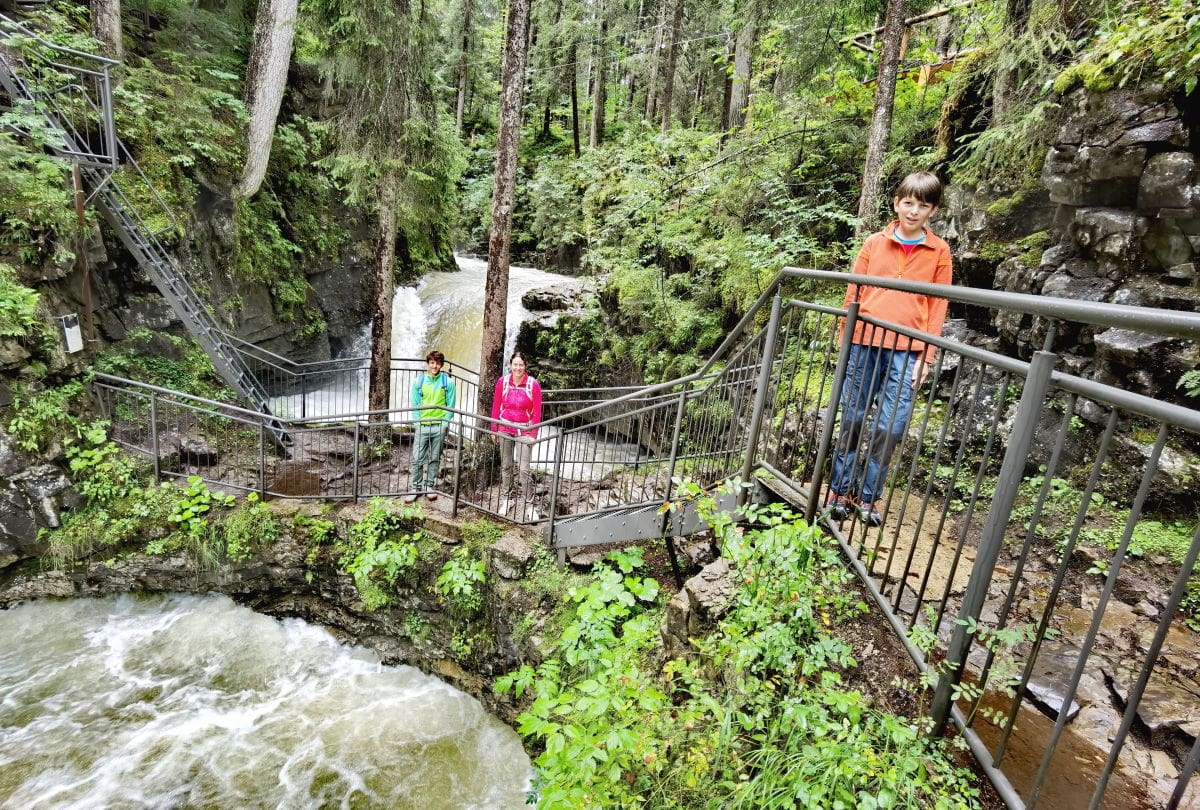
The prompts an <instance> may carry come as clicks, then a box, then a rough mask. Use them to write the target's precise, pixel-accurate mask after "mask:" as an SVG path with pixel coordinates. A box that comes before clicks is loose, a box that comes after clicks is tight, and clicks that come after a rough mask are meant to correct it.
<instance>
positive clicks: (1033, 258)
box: [1017, 231, 1050, 267]
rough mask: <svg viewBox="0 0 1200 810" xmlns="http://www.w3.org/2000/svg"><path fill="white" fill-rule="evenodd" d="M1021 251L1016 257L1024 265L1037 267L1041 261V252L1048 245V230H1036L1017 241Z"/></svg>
mask: <svg viewBox="0 0 1200 810" xmlns="http://www.w3.org/2000/svg"><path fill="white" fill-rule="evenodd" d="M1017 244H1018V245H1020V246H1021V250H1022V251H1023V252H1022V253H1021V255H1020V256H1019V257H1018V258H1019V259H1020V260H1021V263H1022V264H1024V265H1025V266H1026V267H1037V266H1038V265H1039V264H1041V263H1042V253H1044V252H1045V250H1046V248H1047V247H1048V246H1049V245H1050V232H1049V231H1037V232H1035V233H1031V234H1029V236H1026V237H1023V238H1022V239H1019V240H1018V241H1017Z"/></svg>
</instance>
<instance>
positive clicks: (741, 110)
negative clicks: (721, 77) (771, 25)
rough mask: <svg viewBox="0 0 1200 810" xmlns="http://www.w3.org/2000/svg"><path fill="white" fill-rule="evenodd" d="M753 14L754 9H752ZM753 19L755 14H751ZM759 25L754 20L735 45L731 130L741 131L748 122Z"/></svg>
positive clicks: (743, 27)
mask: <svg viewBox="0 0 1200 810" xmlns="http://www.w3.org/2000/svg"><path fill="white" fill-rule="evenodd" d="M750 11H751V12H753V8H751V9H750ZM751 17H753V13H751ZM757 33H758V25H757V24H756V22H755V21H754V20H753V19H750V20H748V21H747V22H746V24H745V25H743V26H742V27H741V29H740V30H739V31H738V35H737V39H736V40H735V41H734V45H733V84H732V85H731V87H730V93H729V128H730V129H734V130H737V129H741V128H742V124H744V123H745V122H746V105H747V103H749V101H750V66H751V57H752V56H753V54H754V38H755V35H756V34H757Z"/></svg>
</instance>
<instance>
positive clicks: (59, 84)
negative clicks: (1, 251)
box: [0, 14, 288, 445]
mask: <svg viewBox="0 0 1200 810" xmlns="http://www.w3.org/2000/svg"><path fill="white" fill-rule="evenodd" d="M0 34H3V35H4V38H5V43H0V87H3V89H4V91H5V93H6V94H7V95H8V99H9V102H10V104H11V105H12V106H13V107H15V108H16V107H25V108H26V109H28V110H30V111H32V112H34V113H36V114H38V115H40V116H42V117H43V118H44V119H45V120H46V121H47V122H48V123H49V124H50V126H51V129H52V131H53V132H55V133H57V135H58V136H59V137H60V138H61V142H60V143H58V144H53V145H51V147H50V148H51V149H52V150H53V151H54V152H55V153H57V154H58V155H60V156H61V157H64V158H66V159H67V160H70V161H72V162H73V163H75V164H77V165H78V166H79V168H80V174H81V176H82V179H83V185H84V187H85V188H86V189H87V191H88V198H89V200H91V201H93V202H95V203H96V205H97V207H98V208H99V210H100V212H101V213H102V214H103V216H104V218H105V220H106V221H107V222H108V223H109V225H110V226H111V227H112V228H113V230H114V231H115V232H116V234H117V236H118V237H119V238H120V240H121V242H122V244H124V245H125V248H126V249H127V250H128V251H129V252H130V253H131V254H132V255H133V256H134V258H135V259H137V262H138V264H139V265H140V266H141V268H142V270H143V271H144V272H145V273H146V275H147V276H148V277H149V278H150V280H151V281H152V282H153V283H154V286H155V287H157V288H158V290H159V292H160V293H162V296H163V298H165V299H166V300H167V302H168V303H169V304H170V305H171V308H172V309H173V310H174V312H175V314H176V316H177V317H178V318H179V319H180V321H182V322H183V324H184V326H185V327H186V328H187V330H188V332H189V333H190V334H191V335H192V337H193V338H195V340H196V342H197V343H199V344H200V346H201V348H203V349H204V352H205V353H206V354H207V355H208V356H209V358H210V359H211V360H212V363H213V366H214V367H215V368H216V370H217V373H218V374H220V375H221V378H222V379H224V380H225V382H226V383H227V384H228V385H229V387H230V388H232V389H233V390H234V392H235V393H237V394H238V395H239V396H240V397H241V398H242V399H243V400H245V401H246V402H248V403H249V404H250V406H251V408H252V409H253V410H256V411H258V412H260V413H264V414H270V413H271V411H270V408H269V405H268V402H269V400H268V394H267V391H266V389H265V388H264V386H263V385H262V384H261V382H260V381H259V380H258V378H257V377H256V376H255V375H254V372H253V371H252V370H251V368H250V366H249V365H247V363H246V361H245V359H244V358H243V356H242V354H241V353H240V352H239V351H237V349H236V348H235V346H234V344H233V342H232V340H231V338H230V336H229V335H227V334H226V333H225V332H224V330H222V329H221V328H220V325H219V324H218V323H217V320H216V318H215V317H214V316H213V314H212V312H211V311H210V309H209V307H208V305H207V304H206V303H205V302H204V299H203V298H201V296H200V295H199V293H197V291H196V289H195V288H194V287H193V286H192V285H191V283H190V282H189V281H188V280H187V277H186V276H185V274H184V273H183V271H182V269H181V268H180V266H179V263H178V261H177V260H176V259H175V257H174V256H173V255H172V254H171V252H170V251H168V250H167V248H166V247H165V246H164V245H163V243H162V242H161V241H160V239H159V237H160V236H162V235H163V233H164V232H165V230H169V229H171V228H173V227H174V224H175V219H174V216H173V215H172V214H171V212H170V210H169V209H168V208H167V206H166V205H165V204H164V203H163V202H162V200H161V198H160V197H159V196H158V193H157V192H156V191H155V189H154V187H153V185H152V184H151V183H150V181H149V179H148V178H147V177H146V176H145V174H144V173H143V172H142V171H141V169H140V168H139V167H138V165H137V162H136V161H135V160H134V159H133V157H132V155H130V154H129V151H128V150H127V149H126V148H125V146H124V144H123V143H122V142H121V140H120V138H118V137H117V136H116V133H115V127H114V123H113V120H114V119H113V105H112V83H111V71H112V69H113V68H114V67H115V66H116V64H117V63H116V62H114V61H113V60H111V59H106V58H105V57H102V56H97V55H95V54H89V53H84V52H81V51H76V50H72V49H70V48H64V47H61V46H58V45H54V44H53V43H49V42H46V41H45V40H44V39H42V38H40V37H38V36H37V34H36V33H35V32H33V31H31V30H30V29H28V28H26V27H25V26H22V25H21V24H19V23H17V22H16V21H14V20H12V19H10V18H8V17H5V16H4V15H2V14H0ZM14 38H20V39H22V40H24V41H26V42H30V43H31V44H32V45H34V47H30V48H23V49H21V50H20V51H18V50H17V49H16V48H13V47H10V46H9V45H8V44H6V43H7V41H10V40H11V39H14ZM27 75H35V76H36V75H40V76H42V77H43V78H45V77H51V81H52V83H53V86H52V87H49V88H42V87H39V86H38V83H37V82H36V80H32V81H31V80H29V79H27V78H26V77H27ZM118 171H120V178H118V175H117V172H118ZM128 178H135V179H136V181H137V182H139V183H141V184H143V185H144V190H145V191H147V192H148V193H149V195H150V196H151V197H152V198H153V199H154V200H155V202H156V204H157V205H158V206H159V207H160V208H161V211H162V212H165V213H166V215H167V217H168V218H169V220H170V223H171V224H170V225H168V226H167V228H165V229H160V230H158V231H155V230H153V229H152V228H151V227H150V226H149V225H148V224H147V222H146V221H145V219H144V218H143V216H142V215H141V214H140V213H139V211H138V208H137V206H136V205H135V204H134V203H133V202H132V201H131V200H130V199H129V197H128V196H127V195H126V194H125V192H124V191H123V190H122V188H121V183H122V182H126V181H127V179H128ZM269 429H270V432H271V434H272V436H273V438H274V440H275V441H276V442H277V443H279V444H281V445H282V444H287V443H288V437H287V434H286V432H285V431H284V429H283V426H282V425H281V424H280V423H279V422H278V421H275V420H271V421H270V424H269Z"/></svg>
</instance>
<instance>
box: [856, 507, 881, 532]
mask: <svg viewBox="0 0 1200 810" xmlns="http://www.w3.org/2000/svg"><path fill="white" fill-rule="evenodd" d="M858 519H859V520H861V521H862V522H863V523H865V524H867V525H868V526H882V525H883V513H882V512H880V511H879V509H877V508H876V507H875V502H874V501H863V502H862V503H860V504H859V505H858Z"/></svg>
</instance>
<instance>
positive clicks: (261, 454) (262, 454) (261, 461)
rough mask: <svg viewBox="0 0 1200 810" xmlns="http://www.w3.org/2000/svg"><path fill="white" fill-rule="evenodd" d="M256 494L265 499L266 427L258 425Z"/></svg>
mask: <svg viewBox="0 0 1200 810" xmlns="http://www.w3.org/2000/svg"><path fill="white" fill-rule="evenodd" d="M258 494H259V497H262V498H265V497H267V426H266V425H265V424H263V423H262V422H259V423H258Z"/></svg>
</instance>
